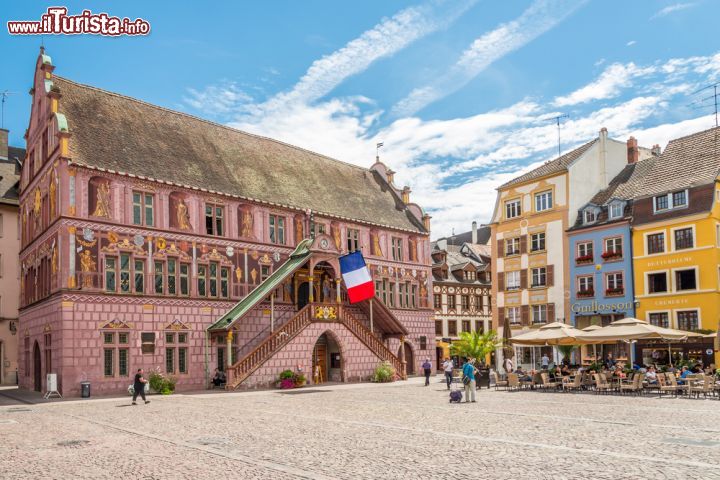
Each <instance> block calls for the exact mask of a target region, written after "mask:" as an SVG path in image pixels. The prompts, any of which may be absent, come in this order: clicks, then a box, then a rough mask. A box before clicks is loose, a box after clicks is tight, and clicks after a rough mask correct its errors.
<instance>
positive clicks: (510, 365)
mask: <svg viewBox="0 0 720 480" xmlns="http://www.w3.org/2000/svg"><path fill="white" fill-rule="evenodd" d="M514 367H515V366H514V365H513V361H512V358H510V357H508V358H506V359H505V373H512V372H513V369H514Z"/></svg>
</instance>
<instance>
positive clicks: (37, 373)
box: [33, 342, 42, 392]
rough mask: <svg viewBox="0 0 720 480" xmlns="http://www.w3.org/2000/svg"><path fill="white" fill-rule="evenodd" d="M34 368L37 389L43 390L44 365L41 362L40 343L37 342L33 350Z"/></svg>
mask: <svg viewBox="0 0 720 480" xmlns="http://www.w3.org/2000/svg"><path fill="white" fill-rule="evenodd" d="M33 367H34V368H33V370H34V376H35V378H34V380H35V391H36V392H41V391H42V365H41V364H40V345H38V343H37V342H35V348H34V351H33Z"/></svg>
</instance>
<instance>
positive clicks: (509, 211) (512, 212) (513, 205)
mask: <svg viewBox="0 0 720 480" xmlns="http://www.w3.org/2000/svg"><path fill="white" fill-rule="evenodd" d="M521 213H522V211H521V208H520V199H517V200H509V201H507V202H505V218H515V217H519V216H520V214H521Z"/></svg>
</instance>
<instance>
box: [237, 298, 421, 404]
mask: <svg viewBox="0 0 720 480" xmlns="http://www.w3.org/2000/svg"><path fill="white" fill-rule="evenodd" d="M316 322H322V323H340V324H342V325H344V326H345V327H346V328H347V329H348V330H349V331H350V332H351V333H352V334H353V335H354V336H355V337H357V338H358V340H360V341H361V342H362V343H363V344H364V345H365V346H366V347H367V348H368V349H369V350H370V351H371V352H373V353H374V354H375V356H377V357H378V358H379V359H380V360H383V361H387V362H390V364H391V365H392V366H393V367H394V368H395V371H396V372H398V374H399V375H400V377H401V378H402V379H406V378H407V374H406V369H405V367H406V365H405V362H403V361H401V360H400V359H399V358H398V357H397V356H395V355H394V354H393V353H392V352H391V351H390V350H389V349H388V348H387V347H386V346H385V344H384V343H383V342H382V341H381V340H380V339H379V338H377V337H376V336H375V335H374V334H373V333H372V332H371V331H370V330H369V329H368V328H367V327H365V325H364V324H363V323H362V322H361V321H359V320H358V319H357V318H355V316H354V315H353V314H352V313H351V312H350V310H349V309H347V308H345V306H344V305H341V304H340V305H339V304H330V303H310V304H308V305H306V306H305V307H303V308H302V309H301V310H300V311H299V312H298V313H297V314H295V316H294V317H292V318H291V319H290V320H288V321H287V322H285V324H284V325H282V326H281V327H280V328H278V329H277V330H275V331H274V332H272V333H270V334H269V336H268V337H267V338H266V339H265V340H263V341H262V342H261V343H260V344H259V345H258V346H257V347H255V349H253V350H252V351H251V352H250V353H248V354H247V355H245V356H244V357H242V358H241V359H240V360H238V361H237V362H235V363H234V364H233V365H232V366H230V367H228V368H227V371H226V376H227V383H226V387H225V388H226V389H229V390H232V389H235V388H237V387H238V386H239V385H240V384H241V383H242V382H244V381H245V380H246V379H247V378H248V377H249V376H250V375H252V373H253V372H255V371H256V370H257V369H258V368H260V367H261V366H262V365H263V364H264V363H265V362H267V361H268V360H269V359H270V358H272V356H273V355H275V354H276V353H277V352H279V351H280V350H281V349H282V348H283V347H284V346H285V345H287V344H288V343H290V341H291V340H292V339H293V338H295V337H296V336H297V335H298V334H300V332H302V331H303V330H304V329H305V328H306V327H307V326H309V325H310V324H312V323H316Z"/></svg>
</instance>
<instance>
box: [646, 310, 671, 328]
mask: <svg viewBox="0 0 720 480" xmlns="http://www.w3.org/2000/svg"><path fill="white" fill-rule="evenodd" d="M648 320H649V321H650V325H655V326H656V327H662V328H670V316H669V315H668V312H653V313H651V314H649V315H648Z"/></svg>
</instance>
